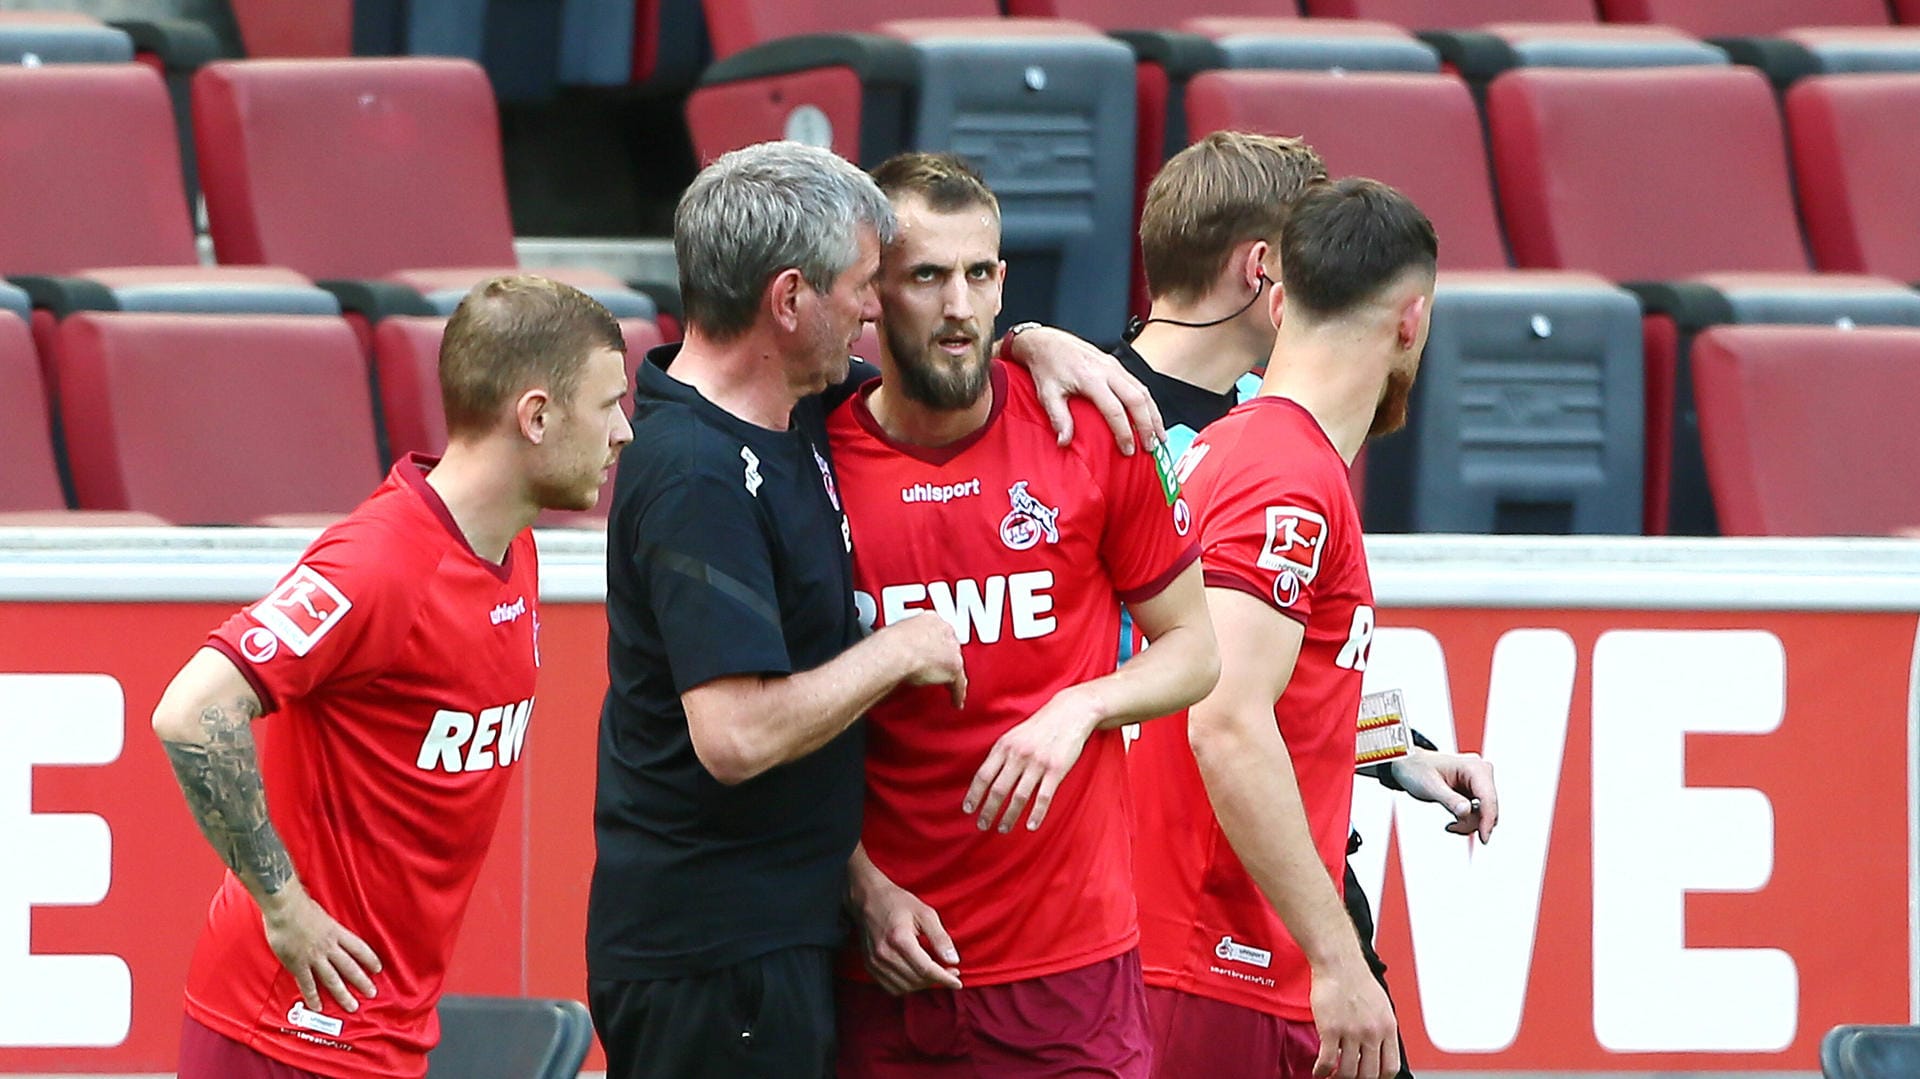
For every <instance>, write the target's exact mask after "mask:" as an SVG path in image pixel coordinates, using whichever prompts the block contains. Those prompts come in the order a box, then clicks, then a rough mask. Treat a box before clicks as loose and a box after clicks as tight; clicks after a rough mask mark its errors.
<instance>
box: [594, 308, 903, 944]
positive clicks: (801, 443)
mask: <svg viewBox="0 0 1920 1079" xmlns="http://www.w3.org/2000/svg"><path fill="white" fill-rule="evenodd" d="M678 348H679V346H677V345H670V346H666V347H664V348H660V349H655V350H653V351H652V352H651V353H649V354H648V362H647V363H644V364H641V365H640V369H639V372H638V374H637V375H636V379H635V382H636V387H635V402H636V403H635V407H634V414H633V443H632V444H631V445H629V446H628V447H627V448H626V450H625V452H624V453H622V454H621V457H620V469H619V474H618V478H617V480H616V481H615V486H614V496H613V508H612V512H611V515H610V518H609V520H608V527H607V623H608V634H607V672H608V678H609V685H608V689H607V697H606V703H605V705H604V706H603V708H602V710H601V714H600V747H599V780H598V787H597V790H596V794H595V799H594V839H595V841H596V843H597V846H598V854H597V858H596V860H595V863H594V870H593V885H592V891H591V895H590V898H589V900H588V906H587V970H588V975H589V977H591V978H594V979H613V980H641V979H650V978H662V977H676V976H682V975H687V974H693V973H698V972H701V971H707V970H712V969H715V968H718V967H723V966H727V965H730V964H733V963H737V962H740V961H742V960H745V959H749V958H752V957H754V956H757V955H761V954H764V953H766V952H769V951H773V950H775V949H779V948H785V947H790V946H795V945H822V946H835V945H837V944H839V943H840V940H841V936H842V929H841V920H840V913H839V912H840V904H841V900H842V898H843V897H844V894H845V888H846V866H847V859H848V857H849V856H850V855H851V854H852V853H853V848H854V844H855V843H856V842H857V841H858V840H859V838H860V811H861V804H862V799H863V795H864V773H863V771H862V756H863V749H864V747H863V730H862V725H861V724H858V723H856V724H855V725H854V726H853V727H851V728H849V729H848V730H847V731H846V732H845V733H843V734H841V735H840V736H839V737H838V738H836V739H834V740H833V741H832V742H830V743H828V744H827V745H826V746H825V747H823V748H821V749H820V750H818V751H816V752H814V753H811V754H809V755H807V756H806V757H804V758H802V759H800V760H797V761H794V762H792V763H790V764H787V765H783V766H781V767H778V768H775V769H772V770H771V771H768V772H766V773H764V774H762V775H759V776H757V777H755V778H753V779H751V780H749V781H747V782H745V783H741V784H739V785H737V786H733V787H728V786H724V785H722V784H721V783H720V782H719V781H717V780H715V779H714V778H713V776H711V775H710V774H708V772H707V770H706V769H705V768H704V767H703V766H702V765H701V764H700V762H699V760H698V759H697V758H696V757H695V756H694V752H693V743H692V740H691V737H690V736H689V734H688V732H687V717H686V713H685V711H683V710H682V708H681V706H680V694H681V693H682V692H684V691H686V690H689V689H692V688H694V687H695V686H699V685H701V684H702V683H705V682H709V681H712V680H714V679H716V678H722V677H725V676H729V675H741V674H787V673H792V672H797V671H804V670H808V669H810V668H814V667H818V666H820V665H821V664H823V663H826V662H827V661H828V660H831V659H833V658H834V657H835V656H837V655H839V654H840V653H841V652H842V651H844V650H845V649H846V648H847V647H848V646H850V645H852V644H853V643H854V642H855V641H856V640H858V639H859V636H860V630H859V622H858V620H857V618H856V616H855V613H854V606H853V570H852V564H851V559H850V556H849V551H848V547H847V543H848V540H847V535H848V533H847V531H846V529H845V523H844V520H845V519H844V517H843V516H842V514H841V512H840V507H839V499H838V494H837V492H836V491H835V490H834V488H833V485H832V478H831V473H830V470H829V465H828V456H827V452H828V451H827V436H826V412H827V409H828V407H829V406H830V405H831V404H832V403H833V401H831V400H823V399H822V398H820V397H811V398H808V399H806V400H803V401H801V402H800V403H799V405H798V406H796V407H795V409H794V411H793V417H792V423H791V425H790V426H789V428H788V429H787V430H785V431H770V430H767V429H765V428H762V427H757V426H755V425H753V424H751V423H748V422H746V421H745V420H742V419H739V418H737V417H735V416H733V415H731V414H729V413H727V412H726V411H724V410H722V409H721V408H719V407H718V406H716V405H714V404H712V403H711V402H709V401H707V400H706V398H704V397H702V396H701V395H700V394H699V393H698V392H697V391H695V390H694V389H693V388H692V387H690V386H687V385H685V384H684V383H681V382H678V381H676V380H674V379H673V378H671V377H669V376H668V375H667V374H666V372H665V371H664V370H662V368H663V367H665V366H666V364H667V363H668V362H670V361H671V360H672V358H673V356H674V355H675V354H676V353H677V351H678ZM868 374H871V368H866V369H865V370H864V371H856V372H855V375H856V378H857V377H861V376H864V375H868ZM850 381H853V380H850ZM836 396H838V397H844V394H838V395H836Z"/></svg>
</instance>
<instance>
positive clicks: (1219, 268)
mask: <svg viewBox="0 0 1920 1079" xmlns="http://www.w3.org/2000/svg"><path fill="white" fill-rule="evenodd" d="M1325 179H1326V169H1325V167H1324V165H1323V164H1322V163H1321V161H1320V156H1319V155H1318V154H1316V153H1314V151H1313V149H1312V148H1311V147H1309V146H1308V145H1307V144H1306V143H1304V142H1301V141H1300V140H1299V139H1291V138H1281V137H1277V136H1272V135H1263V134H1257V133H1251V132H1242V131H1216V132H1213V133H1212V134H1210V135H1207V136H1206V137H1204V138H1202V139H1201V140H1200V141H1198V142H1196V143H1194V144H1193V145H1191V146H1189V147H1187V148H1186V149H1184V150H1182V151H1180V152H1179V153H1178V154H1175V155H1174V156H1173V157H1172V158H1171V159H1169V160H1168V161H1167V163H1166V164H1165V165H1164V166H1162V167H1161V169H1160V172H1159V174H1158V175H1156V176H1155V177H1154V180H1153V183H1152V184H1151V185H1150V186H1149V187H1148V189H1147V198H1146V206H1145V209H1144V210H1143V212H1142V214H1141V217H1140V250H1141V257H1142V260H1143V262H1144V265H1145V267H1146V271H1147V288H1148V292H1149V293H1150V295H1151V296H1152V301H1153V306H1152V309H1151V310H1150V311H1149V313H1148V317H1147V319H1146V320H1144V322H1142V323H1138V324H1136V325H1135V327H1134V333H1133V337H1132V340H1130V341H1128V342H1126V343H1124V344H1122V345H1121V346H1120V347H1119V348H1117V349H1115V350H1114V355H1115V356H1116V357H1118V358H1119V360H1120V362H1121V364H1122V365H1123V366H1124V367H1126V369H1127V370H1128V371H1129V372H1131V373H1132V374H1133V375H1134V376H1135V377H1136V378H1139V379H1140V381H1141V383H1142V384H1144V385H1145V386H1146V387H1147V389H1148V391H1149V392H1151V393H1152V394H1153V396H1154V400H1155V401H1156V403H1158V404H1159V406H1160V410H1161V414H1162V415H1163V416H1164V417H1165V419H1166V423H1167V437H1168V440H1169V441H1170V442H1171V443H1172V446H1173V452H1174V455H1175V456H1176V457H1177V456H1178V455H1179V454H1181V453H1183V452H1185V449H1186V447H1187V445H1188V444H1190V443H1191V442H1192V441H1193V438H1194V436H1195V435H1196V434H1197V433H1198V432H1200V431H1202V430H1204V429H1205V428H1206V427H1207V425H1208V424H1210V423H1212V422H1214V421H1215V420H1217V419H1219V418H1220V417H1222V416H1225V415H1226V414H1227V413H1228V412H1229V411H1230V410H1232V408H1233V407H1234V406H1235V405H1237V404H1239V403H1240V401H1241V399H1242V398H1245V397H1251V396H1253V395H1254V394H1255V393H1257V392H1258V391H1259V387H1260V376H1259V375H1257V374H1249V372H1251V371H1253V370H1254V369H1255V368H1257V367H1260V366H1263V365H1264V364H1265V363H1266V361H1267V356H1268V354H1269V353H1271V352H1272V351H1273V341H1274V335H1275V332H1276V330H1275V327H1274V324H1273V318H1272V315H1271V312H1270V311H1269V310H1268V307H1267V305H1265V304H1259V303H1257V302H1256V301H1257V300H1259V299H1260V297H1261V295H1262V294H1263V292H1264V290H1265V289H1266V288H1267V287H1268V286H1269V285H1270V284H1271V283H1272V282H1273V280H1274V279H1275V278H1277V277H1278V276H1279V275H1280V234H1281V230H1282V228H1283V227H1284V225H1285V224H1286V219H1287V215H1288V213H1289V212H1290V211H1291V210H1292V208H1293V204H1294V202H1295V201H1296V200H1297V199H1298V198H1299V197H1300V195H1301V194H1302V193H1303V192H1305V191H1306V190H1307V189H1308V188H1309V187H1310V186H1312V185H1313V184H1315V183H1319V182H1323V181H1324V180H1325ZM1130 628H1131V627H1130ZM1139 644H1140V642H1139V641H1138V640H1137V639H1135V638H1134V637H1133V635H1132V634H1131V633H1130V634H1129V637H1128V638H1127V639H1126V640H1125V641H1124V642H1123V646H1124V647H1127V648H1137V647H1138V646H1139ZM1128 654H1130V652H1129V653H1128ZM1408 733H1409V734H1410V736H1411V740H1412V742H1413V747H1412V749H1411V751H1410V752H1409V753H1408V755H1407V756H1405V757H1401V758H1398V759H1396V760H1393V761H1391V762H1389V763H1385V764H1375V765H1371V766H1368V767H1366V768H1363V769H1361V770H1362V771H1363V772H1367V773H1369V774H1371V775H1373V776H1374V777H1375V778H1376V779H1378V780H1379V781H1380V782H1381V783H1382V784H1384V785H1385V786H1387V787H1389V788H1392V789H1396V790H1404V791H1406V792H1407V793H1408V794H1410V795H1412V796H1413V797H1414V798H1417V799H1419V800H1422V801H1427V802H1434V803H1437V804H1439V805H1441V806H1442V807H1444V808H1445V809H1447V811H1448V812H1449V813H1450V814H1452V816H1453V818H1454V819H1453V820H1451V821H1449V822H1448V823H1447V825H1446V827H1447V829H1448V830H1449V831H1453V832H1457V833H1461V834H1477V835H1478V836H1479V837H1480V839H1481V841H1483V842H1484V841H1486V840H1488V839H1489V838H1490V837H1491V836H1492V833H1493V829H1494V826H1495V824H1496V823H1497V821H1498V813H1499V807H1498V798H1497V794H1496V791H1495V787H1494V781H1493V766H1492V765H1490V764H1489V763H1487V762H1486V761H1485V760H1482V759H1481V758H1480V757H1479V756H1478V755H1477V754H1473V753H1442V752H1439V751H1437V749H1436V747H1435V746H1434V745H1433V743H1432V742H1430V741H1428V740H1427V739H1425V738H1424V737H1423V736H1422V735H1421V734H1420V732H1419V731H1417V730H1411V731H1409V732H1408ZM1135 809H1136V818H1137V819H1138V820H1139V821H1140V823H1141V826H1142V828H1143V829H1145V830H1147V831H1152V830H1155V829H1159V828H1165V827H1171V826H1173V824H1172V822H1170V821H1169V820H1168V819H1167V816H1166V814H1168V813H1169V812H1170V809H1169V807H1166V806H1163V805H1160V804H1158V803H1153V802H1140V803H1136V804H1135ZM1358 843H1359V836H1358V835H1354V836H1352V837H1351V838H1350V839H1349V844H1348V850H1349V853H1352V851H1354V850H1357V849H1358ZM1156 884H1157V882H1153V881H1148V882H1145V886H1146V887H1149V888H1151V887H1154V886H1156ZM1342 892H1343V897H1344V899H1345V901H1346V905H1347V912H1348V914H1349V915H1350V916H1351V917H1352V919H1353V923H1354V927H1355V929H1356V930H1357V931H1358V932H1359V934H1360V946H1361V949H1362V951H1363V953H1364V954H1365V957H1366V960H1367V963H1368V965H1369V966H1371V967H1372V969H1373V972H1374V976H1375V977H1376V978H1377V979H1378V980H1379V981H1380V983H1381V985H1382V986H1383V987H1384V986H1385V985H1386V964H1384V963H1382V962H1381V961H1380V957H1379V956H1378V955H1377V954H1376V953H1375V952H1374V950H1373V911H1372V909H1371V908H1370V906H1369V905H1368V902H1367V896H1366V893H1365V892H1363V891H1362V890H1361V888H1360V884H1359V881H1358V880H1357V879H1355V877H1354V874H1353V868H1352V865H1351V864H1350V863H1349V865H1348V866H1347V869H1346V872H1345V882H1344V888H1343V889H1342ZM1146 976H1147V982H1148V985H1149V987H1154V986H1157V985H1159V984H1161V983H1169V984H1170V983H1171V981H1172V979H1174V978H1175V977H1176V976H1177V972H1175V971H1161V970H1158V969H1154V968H1149V969H1148V970H1147V972H1146ZM1148 999H1149V1001H1151V1002H1157V1001H1160V1000H1162V999H1163V997H1162V996H1161V995H1160V994H1159V993H1157V992H1153V991H1150V992H1149V993H1148ZM1404 1055H1405V1054H1404V1052H1403V1053H1402V1056H1403V1058H1404ZM1410 1075H1411V1072H1410V1071H1409V1070H1408V1068H1407V1067H1406V1061H1405V1060H1404V1059H1403V1060H1402V1061H1401V1070H1400V1076H1401V1077H1402V1079H1408V1077H1410Z"/></svg>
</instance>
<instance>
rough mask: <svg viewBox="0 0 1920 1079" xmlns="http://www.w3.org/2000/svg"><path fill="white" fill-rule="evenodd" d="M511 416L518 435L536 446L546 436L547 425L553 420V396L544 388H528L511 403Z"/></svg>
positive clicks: (544, 439)
mask: <svg viewBox="0 0 1920 1079" xmlns="http://www.w3.org/2000/svg"><path fill="white" fill-rule="evenodd" d="M513 418H514V421H515V422H516V423H517V424H518V425H519V427H520V437H521V438H524V439H526V440H527V441H528V442H531V443H533V444H534V445H536V446H538V445H540V444H541V443H542V442H544V441H546V438H547V425H548V424H549V423H551V422H552V420H553V398H551V397H549V396H548V395H547V391H546V390H544V389H534V390H528V391H527V392H525V393H523V394H521V395H520V398H519V400H517V401H515V402H514V403H513Z"/></svg>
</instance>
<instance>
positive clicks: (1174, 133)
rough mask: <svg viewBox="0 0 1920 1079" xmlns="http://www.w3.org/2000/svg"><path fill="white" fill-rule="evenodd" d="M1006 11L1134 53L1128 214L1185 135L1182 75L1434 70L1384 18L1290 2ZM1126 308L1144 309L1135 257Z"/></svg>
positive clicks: (1097, 1) (1068, 0)
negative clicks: (1106, 35)
mask: <svg viewBox="0 0 1920 1079" xmlns="http://www.w3.org/2000/svg"><path fill="white" fill-rule="evenodd" d="M1007 10H1008V13H1009V14H1011V15H1017V16H1030V17H1061V18H1069V19H1078V20H1080V21H1083V22H1086V23H1089V24H1091V25H1094V26H1098V27H1100V28H1102V29H1104V30H1107V31H1109V32H1112V33H1113V34H1114V36H1115V37H1118V38H1120V39H1121V40H1123V41H1125V42H1126V43H1127V44H1128V45H1129V46H1131V47H1132V48H1133V50H1134V55H1135V57H1136V58H1137V60H1138V72H1137V84H1136V95H1135V104H1134V132H1135V137H1134V184H1135V188H1134V218H1135V219H1136V220H1137V219H1138V218H1139V215H1140V207H1141V205H1142V202H1143V200H1144V199H1145V197H1146V189H1147V184H1148V183H1150V182H1152V180H1153V177H1154V174H1155V173H1157V172H1159V171H1160V165H1161V163H1162V162H1164V161H1165V160H1166V159H1167V158H1168V157H1169V156H1171V155H1172V154H1173V153H1175V152H1176V151H1178V150H1179V149H1180V148H1181V147H1182V146H1185V145H1186V144H1187V142H1188V141H1189V140H1188V138H1187V129H1186V108H1185V106H1184V105H1183V104H1182V102H1183V101H1184V99H1185V94H1186V85H1187V81H1188V80H1189V79H1191V78H1192V77H1193V76H1194V75H1195V74H1197V73H1199V72H1201V71H1207V70H1211V69H1214V68H1244V69H1269V68H1271V69H1279V70H1305V71H1329V70H1334V69H1340V70H1346V71H1437V70H1439V60H1438V58H1437V56H1436V55H1435V53H1434V50H1433V49H1432V48H1431V47H1429V46H1427V45H1425V44H1423V43H1421V42H1420V41H1418V40H1416V39H1415V38H1414V37H1413V35H1411V34H1409V33H1408V32H1407V31H1405V30H1403V29H1401V28H1400V27H1398V26H1394V25H1392V24H1389V23H1384V22H1377V21H1357V20H1351V19H1338V20H1336V19H1302V18H1297V17H1295V13H1294V11H1293V9H1292V5H1291V4H1290V3H1284V4H1276V3H1274V2H1273V0H1220V2H1215V3H1209V4H1206V5H1205V6H1204V7H1203V8H1202V10H1204V11H1205V12H1206V14H1205V15H1204V16H1201V17H1195V18H1188V17H1187V13H1186V12H1184V11H1169V10H1168V9H1167V8H1166V7H1165V6H1163V5H1157V4H1154V3H1151V2H1150V0H1011V2H1010V3H1009V5H1008V9H1007ZM1131 292H1132V295H1133V300H1132V306H1133V310H1134V313H1136V314H1144V313H1145V311H1146V307H1147V288H1146V278H1145V276H1144V275H1143V274H1142V272H1141V269H1140V266H1139V263H1138V259H1137V257H1136V258H1135V260H1134V266H1133V273H1132V282H1131Z"/></svg>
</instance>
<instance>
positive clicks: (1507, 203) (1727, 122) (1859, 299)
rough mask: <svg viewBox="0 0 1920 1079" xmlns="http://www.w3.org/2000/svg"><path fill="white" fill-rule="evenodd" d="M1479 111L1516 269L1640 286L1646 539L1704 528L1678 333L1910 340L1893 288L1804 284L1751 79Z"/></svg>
mask: <svg viewBox="0 0 1920 1079" xmlns="http://www.w3.org/2000/svg"><path fill="white" fill-rule="evenodd" d="M1487 111H1488V120H1489V125H1490V127H1491V129H1492V138H1493V151H1494V169H1495V174H1496V176H1497V179H1498V184H1499V190H1500V203H1501V210H1502V215H1503V218H1504V220H1505V222H1506V226H1507V236H1508V237H1509V239H1510V240H1511V241H1512V244H1513V252H1514V256H1515V258H1516V259H1517V261H1518V262H1519V263H1520V265H1522V266H1538V267H1546V268H1560V269H1582V270H1589V271H1593V272H1596V273H1600V274H1604V275H1606V276H1607V277H1610V278H1612V279H1614V280H1616V281H1621V282H1628V283H1636V282H1637V283H1641V286H1642V287H1639V288H1637V291H1639V292H1640V295H1641V298H1642V300H1643V302H1645V303H1646V304H1647V306H1648V308H1649V318H1648V320H1647V327H1646V329H1647V371H1646V376H1647V409H1648V461H1649V468H1648V481H1647V502H1648V506H1647V515H1648V527H1649V530H1650V531H1653V532H1655V533H1659V532H1664V531H1668V530H1670V529H1671V530H1673V531H1680V532H1689V533H1710V532H1711V531H1712V527H1713V525H1712V514H1711V510H1712V504H1711V502H1710V500H1709V499H1708V498H1707V494H1706V490H1705V476H1704V473H1703V472H1702V470H1701V465H1700V458H1699V447H1698V439H1697V437H1696V434H1695V432H1694V422H1695V420H1694V412H1693V406H1692V396H1691V388H1690V386H1691V383H1690V381H1689V379H1688V378H1687V370H1686V342H1687V337H1688V335H1689V334H1691V333H1693V332H1695V331H1697V330H1699V329H1701V328H1703V327H1705V326H1707V325H1712V324H1715V323H1725V322H1827V323H1833V322H1838V321H1843V320H1845V321H1851V322H1854V323H1858V324H1863V325H1864V324H1875V323H1880V324H1887V323H1891V324H1914V323H1920V293H1915V292H1913V291H1911V290H1909V289H1906V288H1904V287H1902V286H1901V285H1900V283H1899V282H1897V281H1893V280H1890V279H1885V278H1873V277H1864V278H1863V277H1849V278H1835V277H1831V276H1828V277H1822V276H1818V275H1814V274H1812V273H1810V272H1809V271H1810V266H1809V264H1808V260H1807V255H1806V248H1805V246H1804V244H1803V243H1802V240H1801V236H1800V230H1799V227H1798V223H1797V221H1796V219H1795V216H1794V207H1793V194H1792V187H1791V185H1790V182H1789V179H1788V175H1787V162H1786V155H1785V153H1784V146H1783V135H1782V131H1781V124H1780V116H1779V112H1778V110H1777V109H1776V107H1775V104H1774V98H1773V94H1772V91H1771V89H1770V88H1769V86H1768V84H1767V81H1766V79H1765V77H1764V76H1762V75H1761V74H1760V73H1759V72H1757V71H1753V70H1751V69H1747V68H1737V67H1722V68H1693V69H1686V68H1664V69H1648V70H1640V71H1570V70H1553V69H1541V68H1530V69H1521V70H1516V71H1510V72H1508V73H1506V74H1504V75H1502V76H1500V77H1499V78H1497V79H1495V80H1494V82H1493V84H1492V85H1491V87H1490V88H1489V91H1488V94H1487ZM1743 275H1744V276H1743ZM1755 275H1758V276H1755Z"/></svg>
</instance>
